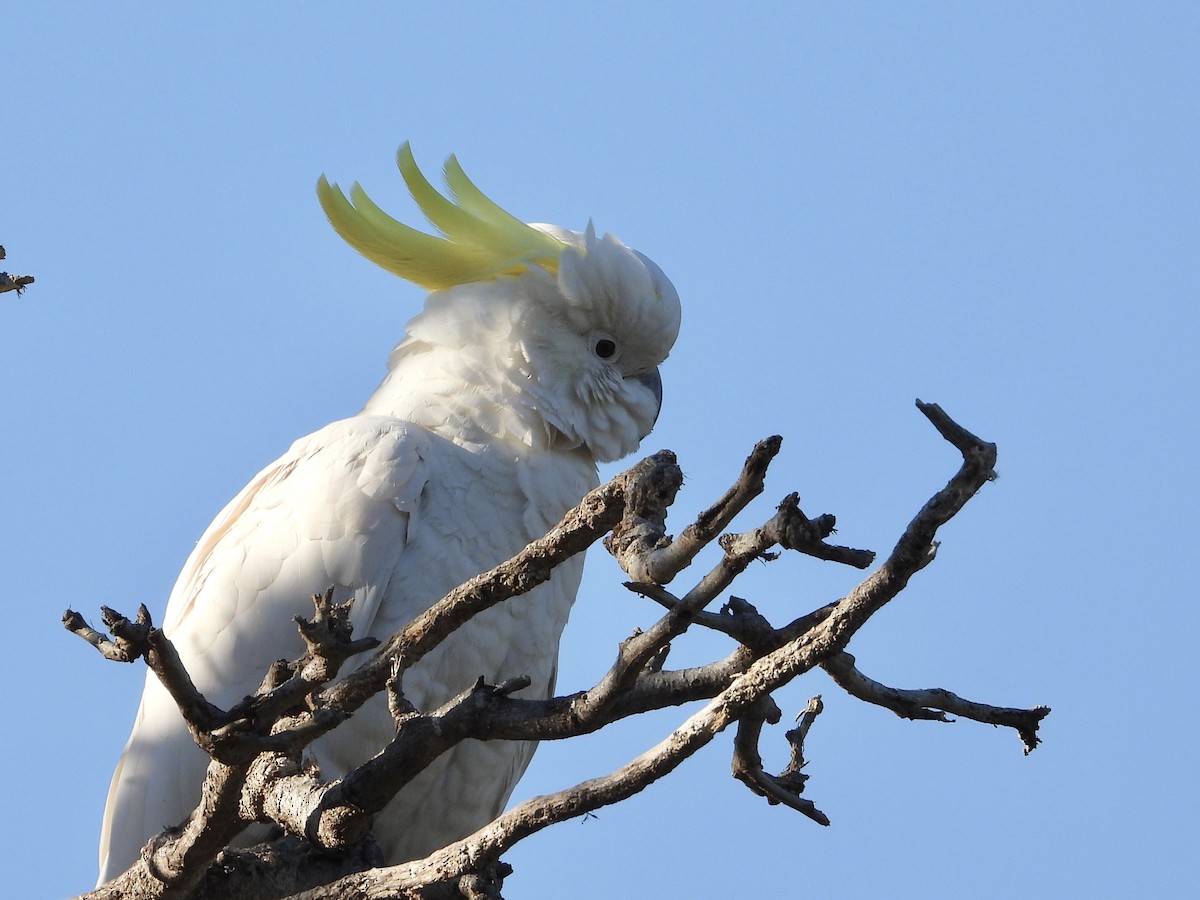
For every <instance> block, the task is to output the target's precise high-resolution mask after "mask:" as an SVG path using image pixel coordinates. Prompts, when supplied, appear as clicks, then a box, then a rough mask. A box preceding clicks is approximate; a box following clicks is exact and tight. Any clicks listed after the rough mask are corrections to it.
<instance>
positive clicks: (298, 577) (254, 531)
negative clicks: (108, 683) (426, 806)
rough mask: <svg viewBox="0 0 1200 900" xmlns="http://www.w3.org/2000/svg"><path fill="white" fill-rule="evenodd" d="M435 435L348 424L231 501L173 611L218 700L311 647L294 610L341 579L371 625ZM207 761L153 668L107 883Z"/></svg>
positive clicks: (189, 568) (172, 625)
mask: <svg viewBox="0 0 1200 900" xmlns="http://www.w3.org/2000/svg"><path fill="white" fill-rule="evenodd" d="M431 437H432V436H431V435H429V434H428V433H427V432H424V431H422V430H421V429H417V428H414V427H413V426H411V425H407V424H405V423H402V422H399V421H397V420H394V419H389V418H384V417H373V416H359V417H355V418H352V419H347V420H343V421H341V422H335V423H333V424H332V425H329V426H327V427H325V428H323V429H321V430H320V431H317V432H315V433H313V434H311V435H309V436H308V437H306V438H302V439H301V440H299V441H297V442H296V443H295V444H294V445H293V446H292V447H291V449H290V450H289V451H288V452H287V453H285V454H284V455H283V456H282V457H280V458H279V459H278V460H277V461H275V462H274V463H272V464H271V465H270V466H268V467H267V468H266V469H264V470H263V471H262V472H261V473H259V475H258V476H257V477H255V478H254V479H253V480H252V481H251V483H250V484H249V485H247V487H246V488H245V489H244V490H243V491H242V492H241V493H240V494H238V495H237V497H235V498H234V499H233V501H232V502H231V503H230V504H229V505H228V506H226V507H225V509H224V510H222V512H221V513H220V514H219V515H218V516H217V518H216V520H215V521H214V522H213V524H212V525H210V526H209V528H208V530H207V531H206V532H205V533H204V535H203V537H201V539H200V541H199V543H198V544H197V546H196V548H195V550H194V551H193V552H192V554H191V556H190V557H189V558H188V561H187V563H186V565H185V566H184V568H183V571H182V572H181V574H180V576H179V580H178V581H177V582H176V585H175V589H174V590H173V591H172V594H171V599H170V601H169V603H168V605H167V614H166V617H165V620H164V621H165V625H164V630H165V631H166V633H167V635H168V636H169V637H170V638H171V639H172V641H173V642H174V644H175V646H176V648H177V649H178V650H179V652H180V656H181V657H182V659H183V662H184V664H185V666H186V667H187V670H188V672H189V673H190V674H191V676H192V679H193V680H194V682H195V683H196V686H197V687H198V688H199V689H200V691H201V692H202V693H204V694H205V696H206V697H208V699H209V700H211V701H212V702H214V703H216V704H217V705H218V706H221V707H224V708H228V706H230V705H232V704H233V703H235V702H237V701H238V700H240V699H241V698H242V697H243V696H245V695H246V694H249V693H251V692H252V691H253V690H254V689H255V687H257V685H258V684H259V682H260V681H261V679H262V677H263V675H264V673H265V672H266V669H267V667H268V666H269V665H270V663H271V662H273V661H274V660H276V659H292V658H295V657H296V656H298V655H299V654H300V653H301V652H302V651H303V643H302V641H301V640H300V637H299V635H298V633H297V631H296V628H295V626H294V625H293V624H292V622H291V617H292V616H293V615H296V614H303V615H310V614H311V612H312V603H311V599H310V598H311V596H312V595H313V594H314V593H319V592H323V591H325V590H326V589H328V588H329V587H331V586H332V587H334V589H335V598H336V599H338V600H345V599H348V598H350V597H353V598H354V606H353V607H352V608H351V619H352V621H353V623H354V633H355V635H356V636H364V635H365V634H366V633H367V632H368V630H369V628H370V625H371V622H372V621H373V619H374V617H375V614H376V612H377V610H378V608H379V604H380V601H381V599H382V597H383V596H384V594H385V592H386V589H387V585H388V582H389V580H390V579H391V577H392V573H393V572H394V571H395V569H396V566H397V563H398V561H399V559H400V556H401V554H402V553H403V551H404V548H405V546H406V544H407V542H408V534H409V529H410V527H411V526H412V525H413V524H414V518H415V516H416V515H417V506H418V503H419V500H420V497H421V492H422V490H423V488H424V486H425V483H426V479H427V477H428V476H427V471H426V470H427V466H426V465H425V461H424V460H425V457H426V456H428V455H429V441H430V439H431ZM368 535H369V536H370V539H369V540H368V539H367V536H368ZM206 765H207V757H206V756H205V754H204V753H203V752H202V751H200V750H199V749H198V748H197V747H196V746H195V745H194V743H193V742H192V740H191V737H190V736H189V734H188V732H187V729H186V727H185V726H184V724H183V720H182V717H181V716H180V715H179V713H178V710H177V709H176V707H175V704H174V702H173V701H172V700H171V698H170V695H169V694H167V692H166V690H165V689H164V688H163V687H162V686H161V685H160V684H159V683H158V681H157V679H156V678H154V677H153V675H152V674H150V675H148V677H147V681H146V690H145V692H144V694H143V696H142V704H141V707H140V708H139V710H138V716H137V721H136V722H135V724H134V729H133V733H132V735H131V736H130V739H129V743H128V744H127V746H126V748H125V752H124V754H123V755H122V758H121V762H120V764H119V765H118V767H117V771H116V773H115V774H114V775H113V780H112V786H111V788H110V790H109V795H108V804H107V807H106V809H105V817H104V825H103V828H102V831H101V840H100V864H101V883H103V882H104V881H107V880H108V879H110V878H112V877H114V876H116V875H117V874H119V873H120V872H122V871H123V870H124V869H125V868H127V867H128V866H129V865H130V864H131V863H132V862H133V861H134V860H135V859H136V858H137V854H138V851H139V850H140V849H141V846H142V845H143V844H144V843H145V841H146V840H147V838H148V837H150V836H151V835H153V834H156V833H157V832H158V831H160V830H161V829H162V828H164V827H166V826H169V825H175V824H178V823H179V822H180V821H181V820H182V819H183V817H184V816H186V815H187V814H188V813H189V812H190V811H191V809H192V808H193V807H194V806H195V804H196V802H197V801H198V800H199V796H200V784H201V782H202V780H203V775H204V769H205V766H206Z"/></svg>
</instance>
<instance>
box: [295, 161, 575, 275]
mask: <svg viewBox="0 0 1200 900" xmlns="http://www.w3.org/2000/svg"><path fill="white" fill-rule="evenodd" d="M396 164H397V165H398V166H399V167H400V174H401V175H402V176H403V178H404V183H405V184H406V185H408V190H409V193H411V194H412V196H413V199H414V200H416V201H417V206H419V207H420V208H421V212H423V213H424V214H425V217H426V218H427V219H429V221H430V222H431V223H432V224H433V225H434V227H436V228H437V230H438V231H440V232H441V233H442V235H443V236H442V237H436V236H435V235H432V234H426V233H425V232H423V231H418V230H416V229H415V228H410V227H409V226H407V225H405V224H403V223H402V222H397V221H396V220H395V219H393V218H392V217H391V216H389V215H388V214H387V213H385V212H384V211H383V210H382V209H380V208H379V207H378V206H376V205H375V204H374V202H372V200H371V198H370V197H368V196H367V192H366V191H364V190H363V189H362V187H361V186H359V185H358V184H357V183H356V184H355V185H354V186H353V187H352V188H350V198H349V199H347V198H346V195H345V194H343V193H342V190H341V188H339V187H338V186H337V185H331V184H330V183H329V181H328V180H327V179H326V178H325V176H324V175H322V176H321V177H320V179H319V180H318V181H317V196H318V197H319V198H320V200H321V207H322V208H323V209H324V210H325V215H326V216H328V217H329V222H330V224H331V225H333V227H334V230H336V231H337V233H338V234H340V235H341V236H342V239H343V240H345V241H346V243H348V244H349V245H350V246H351V247H353V248H354V249H355V250H357V251H358V252H359V253H361V254H362V255H363V256H365V257H366V258H367V259H369V260H371V262H373V263H375V264H376V265H379V266H382V267H383V268H385V269H387V270H388V271H389V272H393V273H395V274H396V275H399V276H400V277H401V278H405V279H407V280H409V281H411V282H414V283H415V284H419V285H421V287H423V288H427V289H428V290H434V291H436V290H442V289H444V288H449V287H453V286H454V285H456V284H467V283H469V282H472V281H486V280H487V279H489V278H495V277H496V276H498V275H502V274H506V273H509V274H515V273H518V272H520V271H522V270H523V269H525V268H527V267H529V266H541V267H542V268H545V269H549V270H550V271H555V270H556V269H557V268H558V259H559V257H560V256H561V255H562V252H563V249H564V247H565V246H566V245H565V244H563V243H562V242H561V241H559V240H557V239H556V238H554V237H551V236H550V235H548V234H546V233H545V232H543V231H539V230H538V229H536V228H533V227H531V226H529V225H526V224H525V223H524V222H522V221H521V220H520V219H518V218H516V217H514V216H513V215H511V214H509V213H507V212H505V211H504V210H503V209H501V208H500V207H499V206H497V205H496V204H495V203H493V202H492V201H491V200H489V199H488V198H487V196H485V195H484V193H483V192H482V191H481V190H479V188H477V187H476V186H475V185H474V184H473V183H472V182H471V179H469V178H468V177H467V175H466V173H465V172H464V171H463V170H462V167H461V166H460V165H459V164H458V160H457V159H455V158H454V157H453V156H451V157H450V158H449V159H447V160H446V166H445V177H446V186H447V187H448V188H449V189H450V195H449V197H446V196H443V195H442V194H441V193H440V192H439V191H438V190H437V188H435V187H434V186H433V185H432V184H430V183H429V181H428V179H426V178H425V176H424V175H422V174H421V170H420V169H418V168H417V163H416V160H414V159H413V155H412V150H411V149H410V148H409V146H408V142H407V141H405V142H404V145H403V146H401V148H400V149H399V150H398V151H397V153H396Z"/></svg>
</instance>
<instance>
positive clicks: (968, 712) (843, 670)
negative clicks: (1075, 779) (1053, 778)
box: [821, 651, 1050, 753]
mask: <svg viewBox="0 0 1200 900" xmlns="http://www.w3.org/2000/svg"><path fill="white" fill-rule="evenodd" d="M854 663H855V660H854V657H853V656H851V655H850V654H849V653H846V652H844V651H843V652H842V653H838V654H835V655H834V656H832V657H830V658H829V659H827V660H825V661H824V662H823V663H822V664H821V666H822V668H824V669H825V671H826V672H827V673H829V676H830V677H831V678H832V679H833V680H834V681H835V682H836V683H837V684H838V686H839V687H841V688H842V689H843V690H845V691H846V693H848V694H850V695H851V696H852V697H856V698H858V699H859V700H863V701H865V702H867V703H873V704H875V705H876V706H882V707H884V708H885V709H890V710H891V711H892V712H894V713H895V714H896V715H898V716H900V717H901V718H904V719H925V720H930V721H935V722H952V721H954V720H953V719H949V718H947V717H946V713H951V714H953V715H956V716H959V717H960V718H963V719H971V720H972V721H975V722H982V723H984V724H985V725H1003V726H1005V727H1008V728H1013V729H1016V732H1017V734H1018V735H1019V736H1020V738H1021V742H1022V743H1023V744H1024V745H1025V752H1026V753H1030V752H1031V751H1032V750H1033V749H1034V748H1035V747H1037V745H1038V744H1039V743H1041V739H1040V738H1039V737H1038V736H1037V731H1038V725H1039V724H1040V723H1041V721H1042V719H1044V718H1045V717H1046V716H1047V715H1049V714H1050V709H1049V708H1048V707H1045V706H1037V707H1034V708H1033V709H1013V708H1009V707H1000V706H988V705H987V704H984V703H975V702H973V701H971V700H964V699H963V698H962V697H959V696H957V695H956V694H952V693H950V691H947V690H944V689H942V688H926V689H924V690H900V689H898V688H893V687H888V686H887V685H884V684H880V683H879V682H878V681H873V680H872V679H870V678H868V677H867V676H866V675H864V674H863V673H862V672H860V671H859V670H858V669H857V668H856V667H855V664H854Z"/></svg>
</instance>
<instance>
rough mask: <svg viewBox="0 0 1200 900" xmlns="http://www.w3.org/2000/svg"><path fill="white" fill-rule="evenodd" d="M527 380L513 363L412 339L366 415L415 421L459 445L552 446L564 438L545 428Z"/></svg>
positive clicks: (397, 354)
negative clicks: (500, 443)
mask: <svg viewBox="0 0 1200 900" xmlns="http://www.w3.org/2000/svg"><path fill="white" fill-rule="evenodd" d="M524 382H527V379H525V378H524V376H523V375H522V374H521V372H520V370H519V366H517V365H515V364H513V363H512V362H507V363H506V362H501V361H497V360H495V359H492V358H488V357H486V356H482V357H481V356H472V355H471V354H466V353H463V352H462V350H461V349H460V348H451V347H448V346H443V345H437V344H429V343H425V342H421V341H417V340H412V339H408V340H406V341H404V342H402V343H401V344H400V346H398V347H397V348H396V350H395V351H394V352H393V354H392V359H391V361H390V368H389V370H388V374H387V376H386V377H385V378H384V379H383V381H382V382H381V383H380V385H379V387H377V388H376V389H375V392H374V393H373V394H372V395H371V396H370V398H369V399H368V400H367V402H366V405H365V406H364V407H363V409H362V412H363V414H366V415H383V416H391V417H393V418H397V419H401V420H403V421H405V422H412V423H413V424H414V425H419V426H420V427H422V428H425V429H428V430H429V431H432V432H434V433H435V434H437V435H439V436H441V437H445V438H447V439H449V440H452V441H454V442H455V443H459V444H484V443H495V442H497V441H499V442H502V443H505V444H511V445H512V446H513V447H514V449H515V450H518V451H522V450H535V451H541V450H546V449H551V448H554V447H555V444H556V441H561V435H559V434H558V432H557V431H556V430H555V429H553V428H550V427H549V426H547V424H546V422H545V420H544V419H543V418H542V416H541V415H540V414H539V413H538V411H537V408H536V401H535V400H534V399H533V397H532V396H531V395H530V394H529V391H528V389H527V387H526V384H525V383H524Z"/></svg>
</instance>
